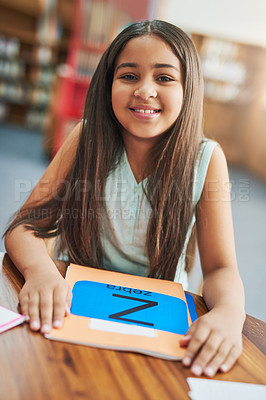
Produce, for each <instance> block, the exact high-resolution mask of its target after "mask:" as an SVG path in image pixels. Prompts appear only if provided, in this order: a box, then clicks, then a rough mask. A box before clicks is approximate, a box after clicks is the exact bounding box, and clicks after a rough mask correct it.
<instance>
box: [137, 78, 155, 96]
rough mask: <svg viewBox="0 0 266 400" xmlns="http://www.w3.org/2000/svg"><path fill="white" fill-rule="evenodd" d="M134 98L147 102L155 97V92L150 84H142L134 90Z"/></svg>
mask: <svg viewBox="0 0 266 400" xmlns="http://www.w3.org/2000/svg"><path fill="white" fill-rule="evenodd" d="M134 96H135V97H139V98H141V99H142V100H148V99H149V98H151V97H153V98H155V97H157V91H156V88H155V87H154V85H153V84H152V83H147V82H144V83H142V84H141V85H139V87H138V88H137V89H136V90H135V92H134Z"/></svg>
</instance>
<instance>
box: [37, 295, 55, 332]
mask: <svg viewBox="0 0 266 400" xmlns="http://www.w3.org/2000/svg"><path fill="white" fill-rule="evenodd" d="M40 297H41V298H40V313H41V333H49V332H50V331H51V329H52V318H53V292H52V291H50V290H49V291H43V292H42V293H41V296H40Z"/></svg>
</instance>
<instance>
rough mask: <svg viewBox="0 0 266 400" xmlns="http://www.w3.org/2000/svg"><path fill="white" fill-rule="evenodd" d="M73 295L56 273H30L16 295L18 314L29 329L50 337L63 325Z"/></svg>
mask: <svg viewBox="0 0 266 400" xmlns="http://www.w3.org/2000/svg"><path fill="white" fill-rule="evenodd" d="M71 300H72V293H71V289H70V287H69V285H68V283H67V282H66V281H65V279H64V278H63V277H62V276H61V275H60V273H59V272H57V271H51V270H49V271H44V272H43V271H42V272H40V271H38V272H35V273H31V276H30V277H28V279H27V280H26V282H25V284H24V286H23V288H22V290H21V292H20V293H19V303H20V307H21V312H22V314H23V315H25V316H26V320H28V321H29V322H30V328H31V329H32V330H34V331H38V330H41V333H43V334H44V333H49V332H50V331H51V329H52V327H53V328H60V327H61V326H62V325H63V320H64V316H66V315H68V314H69V313H70V307H71Z"/></svg>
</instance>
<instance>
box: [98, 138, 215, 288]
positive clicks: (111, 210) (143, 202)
mask: <svg viewBox="0 0 266 400" xmlns="http://www.w3.org/2000/svg"><path fill="white" fill-rule="evenodd" d="M216 145H217V143H216V142H215V141H212V140H208V139H203V140H202V143H201V146H200V149H199V152H198V156H197V161H196V164H195V173H194V183H193V210H194V211H193V215H192V219H191V222H190V225H189V228H188V231H187V235H186V240H185V244H184V247H183V250H182V253H181V256H180V258H179V261H178V265H177V268H176V274H175V278H174V280H175V281H176V282H180V283H182V285H183V287H184V289H185V290H187V289H188V277H187V272H186V270H185V256H186V250H187V245H188V242H189V238H190V235H191V231H192V228H193V225H194V224H195V221H196V216H195V213H196V205H197V203H198V201H199V199H200V196H201V193H202V189H203V186H204V182H205V177H206V173H207V170H208V166H209V162H210V159H211V156H212V152H213V149H214V147H215V146H216ZM146 179H147V178H146ZM145 182H146V180H144V182H143V185H145ZM105 202H106V211H105V212H104V213H103V222H102V235H101V240H102V249H103V268H105V269H108V270H113V271H118V272H124V273H128V274H133V275H140V276H147V275H148V273H149V260H148V258H147V255H146V250H145V242H146V232H147V225H148V222H149V218H150V215H151V207H150V204H149V203H148V200H147V198H146V196H145V195H144V193H143V186H142V183H137V181H136V179H135V177H134V175H133V172H132V170H131V167H130V165H129V162H128V160H127V155H126V152H124V153H123V156H122V159H121V161H120V163H119V165H118V166H117V167H116V168H115V169H114V170H113V171H112V172H111V173H110V174H109V176H108V178H107V182H106V188H105ZM107 215H108V217H109V221H110V222H111V223H108V219H107Z"/></svg>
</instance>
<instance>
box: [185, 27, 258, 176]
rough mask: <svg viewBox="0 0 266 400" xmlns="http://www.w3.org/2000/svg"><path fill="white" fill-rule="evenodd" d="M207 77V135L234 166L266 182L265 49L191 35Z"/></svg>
mask: <svg viewBox="0 0 266 400" xmlns="http://www.w3.org/2000/svg"><path fill="white" fill-rule="evenodd" d="M192 39H193V41H194V43H195V45H196V47H197V50H198V52H199V55H200V59H201V66H202V72H203V76H204V90H205V92H204V124H203V128H204V133H205V135H206V136H207V137H209V138H213V139H215V140H217V142H219V143H220V144H221V146H222V148H223V150H224V152H225V155H226V157H227V160H228V162H229V164H231V165H237V166H241V167H243V168H246V169H248V170H249V171H251V172H252V173H254V174H255V175H257V176H258V177H259V178H261V179H262V180H263V181H266V48H264V47H260V46H255V45H249V44H245V43H237V42H233V41H229V40H223V39H220V38H215V37H208V36H205V35H199V34H192Z"/></svg>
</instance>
